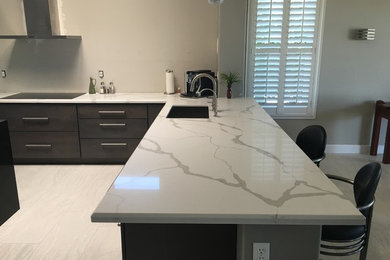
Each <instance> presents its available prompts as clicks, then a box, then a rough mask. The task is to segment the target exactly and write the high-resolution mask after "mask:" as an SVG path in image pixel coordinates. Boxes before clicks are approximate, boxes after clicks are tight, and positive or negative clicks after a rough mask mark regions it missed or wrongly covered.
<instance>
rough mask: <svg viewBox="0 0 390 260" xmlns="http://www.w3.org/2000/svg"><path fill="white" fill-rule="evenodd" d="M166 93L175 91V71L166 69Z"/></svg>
mask: <svg viewBox="0 0 390 260" xmlns="http://www.w3.org/2000/svg"><path fill="white" fill-rule="evenodd" d="M165 93H167V94H173V93H175V85H174V82H173V71H172V70H166V71H165Z"/></svg>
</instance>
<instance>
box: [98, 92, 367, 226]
mask: <svg viewBox="0 0 390 260" xmlns="http://www.w3.org/2000/svg"><path fill="white" fill-rule="evenodd" d="M159 95H160V96H159V97H157V95H156V96H155V99H153V98H151V101H157V100H158V101H159V102H164V103H166V105H165V106H164V108H163V109H162V111H161V112H160V114H159V116H158V117H157V118H156V120H155V121H154V123H153V125H152V126H151V128H150V129H149V130H148V132H147V133H146V135H145V136H144V138H143V140H142V141H141V143H140V144H139V146H138V148H137V149H136V150H135V152H134V153H133V155H132V156H131V157H130V158H129V160H128V162H127V163H126V165H125V166H124V168H123V169H122V171H121V173H120V174H119V175H118V177H117V178H116V180H115V181H114V183H113V184H112V186H111V187H110V189H109V190H108V191H107V193H106V195H105V196H104V197H103V199H102V201H101V202H100V204H99V205H98V206H97V208H96V210H95V211H94V212H93V214H92V221H93V222H121V223H231V224H297V225H300V224H302V225H311V224H313V225H322V224H363V223H364V218H363V216H362V215H361V214H360V213H359V211H358V210H356V208H355V206H354V205H353V204H352V203H351V202H350V201H348V200H346V199H345V198H344V197H343V195H342V192H341V191H339V189H338V188H337V187H336V186H335V185H334V184H333V183H332V182H331V181H330V180H329V179H328V178H327V177H326V176H325V175H324V174H323V173H322V172H321V170H320V169H319V168H317V166H316V165H314V164H313V163H312V162H311V161H310V159H309V158H307V157H306V155H304V153H303V152H302V151H301V150H300V149H299V148H298V147H297V146H296V145H295V143H294V141H293V140H291V139H290V138H289V137H288V136H287V134H286V133H285V132H284V131H283V130H282V129H281V128H280V127H279V126H278V125H277V124H276V123H275V121H274V120H273V119H272V118H271V117H269V116H268V115H267V114H266V113H265V111H264V110H263V109H262V108H261V107H260V106H259V105H258V104H256V103H255V102H254V101H253V100H252V99H245V98H236V99H230V100H228V99H225V98H220V99H218V117H213V116H212V112H211V111H210V118H208V119H185V118H182V119H170V118H166V115H167V113H168V112H169V110H170V108H171V106H172V105H208V106H210V102H211V101H210V100H209V99H206V98H202V99H185V98H179V97H178V96H177V95H173V96H163V95H161V94H159Z"/></svg>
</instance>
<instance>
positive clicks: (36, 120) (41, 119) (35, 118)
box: [22, 117, 49, 122]
mask: <svg viewBox="0 0 390 260" xmlns="http://www.w3.org/2000/svg"><path fill="white" fill-rule="evenodd" d="M22 120H23V121H28V122H34V121H35V122H38V121H39V122H42V121H45V122H49V118H48V117H22Z"/></svg>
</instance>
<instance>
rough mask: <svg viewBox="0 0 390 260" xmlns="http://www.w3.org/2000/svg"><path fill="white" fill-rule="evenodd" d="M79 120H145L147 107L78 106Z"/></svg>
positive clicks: (143, 105) (137, 105)
mask: <svg viewBox="0 0 390 260" xmlns="http://www.w3.org/2000/svg"><path fill="white" fill-rule="evenodd" d="M78 115H79V118H147V105H145V104H136V105H133V104H131V105H111V104H107V105H106V104H102V105H87V104H85V105H78Z"/></svg>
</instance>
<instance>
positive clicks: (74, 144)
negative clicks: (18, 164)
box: [10, 132, 80, 162]
mask: <svg viewBox="0 0 390 260" xmlns="http://www.w3.org/2000/svg"><path fill="white" fill-rule="evenodd" d="M10 135H11V144H12V150H13V156H14V157H15V158H18V160H19V161H20V160H28V159H32V158H34V159H54V158H59V159H62V158H79V157H80V148H79V136H78V133H77V132H11V133H10ZM45 162H46V161H45Z"/></svg>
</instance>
